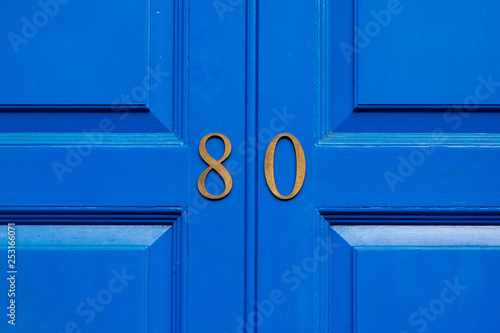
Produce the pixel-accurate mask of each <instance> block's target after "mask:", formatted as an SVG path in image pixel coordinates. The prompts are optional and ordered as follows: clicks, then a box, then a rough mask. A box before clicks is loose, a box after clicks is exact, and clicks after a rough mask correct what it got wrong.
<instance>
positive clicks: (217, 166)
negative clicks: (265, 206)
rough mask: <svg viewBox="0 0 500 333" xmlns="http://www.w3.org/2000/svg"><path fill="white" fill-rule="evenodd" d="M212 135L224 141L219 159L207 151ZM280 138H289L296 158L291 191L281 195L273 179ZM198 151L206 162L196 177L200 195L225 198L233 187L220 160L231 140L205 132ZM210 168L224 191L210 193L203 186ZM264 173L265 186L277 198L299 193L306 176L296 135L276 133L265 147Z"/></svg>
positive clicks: (304, 159)
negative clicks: (206, 166) (222, 184)
mask: <svg viewBox="0 0 500 333" xmlns="http://www.w3.org/2000/svg"><path fill="white" fill-rule="evenodd" d="M214 137H218V138H221V139H222V141H224V155H223V156H222V158H221V159H220V160H216V159H214V158H213V157H212V156H211V155H210V154H209V153H208V151H207V148H206V144H207V141H208V140H210V139H211V138H214ZM282 138H288V139H290V140H291V141H292V143H293V147H294V149H295V160H296V172H295V185H294V187H293V190H292V192H291V193H290V194H288V195H282V194H281V193H280V192H279V191H278V188H277V187H276V182H275V179H274V154H275V151H276V145H277V144H278V141H279V140H281V139H282ZM199 152H200V156H201V158H202V159H203V161H205V163H207V164H208V168H207V169H206V170H205V171H203V172H202V174H201V175H200V177H199V178H198V190H199V191H200V193H201V195H203V196H204V197H205V198H207V199H211V200H219V199H222V198H225V197H226V196H227V195H228V194H229V192H231V188H232V187H233V179H232V177H231V174H230V173H229V171H227V169H226V168H225V167H224V166H222V162H224V161H225V160H226V159H227V158H228V157H229V155H230V154H231V141H230V140H229V139H228V138H227V137H226V136H225V135H223V134H220V133H210V134H207V135H206V136H205V137H204V138H203V139H202V140H201V142H200V146H199ZM212 170H214V171H215V172H217V173H218V174H219V175H220V176H221V177H222V179H223V180H224V192H222V193H221V194H219V195H213V194H210V193H209V192H208V191H207V189H206V186H205V181H206V179H207V176H208V173H209V172H210V171H212ZM264 173H265V176H266V182H267V186H268V187H269V189H270V190H271V192H272V193H273V194H274V196H276V197H277V198H279V199H281V200H290V199H292V198H293V197H295V196H296V195H297V193H299V191H300V189H301V188H302V185H303V184H304V179H305V177H306V158H305V155H304V150H303V149H302V145H301V144H300V142H299V140H297V138H296V137H294V136H293V135H291V134H288V133H281V134H278V135H277V136H276V137H275V138H274V139H273V140H272V141H271V143H270V144H269V147H268V148H267V151H266V157H265V159H264Z"/></svg>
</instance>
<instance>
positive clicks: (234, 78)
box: [0, 0, 246, 333]
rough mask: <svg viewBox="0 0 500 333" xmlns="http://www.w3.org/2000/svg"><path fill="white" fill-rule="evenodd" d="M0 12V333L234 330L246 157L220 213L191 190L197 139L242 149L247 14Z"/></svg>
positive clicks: (27, 2)
mask: <svg viewBox="0 0 500 333" xmlns="http://www.w3.org/2000/svg"><path fill="white" fill-rule="evenodd" d="M3 5H4V7H3V9H2V11H1V13H0V31H1V33H0V35H1V38H0V77H1V80H0V174H1V175H2V176H1V177H0V178H1V179H0V187H1V191H0V221H1V223H2V228H1V232H0V249H1V253H2V255H1V257H2V264H1V267H2V275H1V276H2V278H1V282H0V289H1V290H2V292H1V296H0V300H1V308H2V313H1V318H2V320H1V322H0V332H24V333H28V332H29V333H38V332H40V333H41V332H53V333H56V332H57V333H60V332H64V333H78V332H134V333H139V332H144V333H145V332H230V331H232V330H235V326H236V324H235V323H236V319H237V318H238V317H243V316H244V288H245V285H244V281H245V271H244V263H245V254H244V249H245V234H244V228H245V218H244V217H245V210H244V207H245V206H244V200H245V196H244V191H245V190H244V183H245V182H244V179H245V178H244V175H245V173H244V172H243V168H244V167H245V163H246V162H245V160H244V156H243V154H236V153H234V151H233V153H232V155H231V159H230V161H228V164H225V167H227V168H228V170H230V171H231V177H232V181H233V189H232V191H231V193H230V195H229V196H227V197H226V198H225V199H224V200H220V201H208V200H207V199H205V198H204V197H202V196H201V195H200V193H199V192H198V189H197V181H198V178H199V176H200V174H201V173H202V172H203V171H204V170H205V169H207V168H208V167H209V166H208V165H207V164H206V163H205V162H204V161H203V160H202V159H201V158H200V155H199V147H198V145H199V143H200V141H201V139H202V138H203V137H204V136H205V135H206V134H208V133H212V132H219V133H223V134H224V135H225V136H227V137H228V138H229V139H230V140H231V142H232V143H233V147H234V148H233V150H236V149H237V148H238V147H239V146H238V145H239V144H240V143H242V142H244V141H245V140H244V138H245V108H246V104H245V92H246V75H245V74H246V63H245V49H246V46H245V43H244V39H245V33H246V19H245V18H246V16H245V11H244V8H243V7H244V6H242V8H241V9H240V10H239V11H235V12H234V13H233V19H232V20H227V21H225V22H224V23H223V24H222V23H221V20H220V18H219V15H218V12H217V11H216V10H215V9H214V7H213V4H212V3H210V2H201V1H199V2H197V3H196V4H192V5H191V4H190V2H188V1H181V0H174V1H171V0H167V1H164V0H151V1H145V0H127V1H118V0H107V1H98V0H95V1H94V0H91V1H84V2H82V1H69V0H41V1H37V0H24V1H19V2H9V3H4V4H3ZM190 6H191V7H190ZM207 13H210V14H211V15H207ZM224 148H225V147H224V146H223V143H222V141H221V140H219V139H217V138H213V139H210V140H209V141H208V142H207V145H206V149H207V152H208V153H209V154H210V155H212V156H214V158H219V155H220V156H222V152H223V151H224ZM229 163H230V164H229ZM205 186H206V188H207V190H208V191H210V193H212V194H218V193H222V192H223V190H224V184H223V183H222V182H221V180H220V179H219V178H218V176H217V174H216V173H215V172H211V173H210V175H209V177H208V179H207V181H206V182H205ZM9 223H11V224H13V225H12V226H10V229H8V226H7V224H9ZM8 255H9V256H10V257H9V258H10V259H11V260H12V261H11V262H8V259H9V258H8ZM8 307H9V308H8Z"/></svg>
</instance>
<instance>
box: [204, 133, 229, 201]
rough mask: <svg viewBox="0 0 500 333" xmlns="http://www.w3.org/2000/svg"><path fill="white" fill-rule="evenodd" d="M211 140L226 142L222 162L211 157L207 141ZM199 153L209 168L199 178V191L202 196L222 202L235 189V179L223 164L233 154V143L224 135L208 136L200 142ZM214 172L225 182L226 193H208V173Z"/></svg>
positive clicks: (213, 134) (214, 134) (212, 134)
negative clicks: (206, 183) (217, 139)
mask: <svg viewBox="0 0 500 333" xmlns="http://www.w3.org/2000/svg"><path fill="white" fill-rule="evenodd" d="M211 138H221V139H222V141H224V155H222V157H221V159H220V160H216V159H215V158H213V157H212V155H210V154H209V153H208V151H207V141H208V140H209V139H211ZM199 152H200V156H201V158H202V159H203V161H205V163H207V164H208V168H207V169H206V170H205V171H203V172H202V173H201V175H200V178H198V190H199V191H200V193H201V195H203V196H204V197H205V198H207V199H210V200H220V199H222V198H224V197H226V196H227V195H228V194H229V192H231V188H232V187H233V178H232V177H231V174H230V173H229V171H227V169H226V168H225V167H224V166H223V165H222V164H221V163H222V162H224V161H225V160H226V159H227V158H228V157H229V155H230V154H231V141H229V139H228V138H227V136H225V135H224V134H220V133H210V134H207V135H205V136H204V137H203V139H201V141H200V146H199ZM212 170H214V171H215V172H217V173H218V174H219V175H220V176H221V177H222V180H224V185H225V188H224V192H222V193H221V194H219V195H213V194H210V193H208V191H207V188H206V186H205V182H206V180H207V176H208V173H209V172H210V171H212Z"/></svg>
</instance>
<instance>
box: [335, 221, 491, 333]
mask: <svg viewBox="0 0 500 333" xmlns="http://www.w3.org/2000/svg"><path fill="white" fill-rule="evenodd" d="M498 231H499V230H498V227H497V226H479V227H473V226H408V225H406V226H403V225H400V226H361V225H359V226H354V225H351V226H346V225H344V226H341V225H339V226H332V227H331V229H330V237H331V239H332V242H333V243H334V244H335V251H334V254H333V255H332V257H331V260H329V265H330V269H329V272H330V273H329V274H330V280H331V294H330V295H331V296H330V297H331V318H332V321H331V323H332V330H333V331H338V332H348V331H349V332H350V331H355V332H416V331H425V330H427V331H429V332H448V331H465V332H468V331H474V330H475V329H476V327H477V325H480V326H481V331H484V332H496V331H497V330H498V325H497V323H496V321H495V320H494V316H493V315H492V314H491V311H489V309H491V308H494V307H495V303H496V302H495V301H494V300H495V295H498V293H499V292H500V290H499V288H498V287H497V284H496V282H495V278H494V276H495V275H496V274H498V270H499V269H500V267H499V265H498V255H499V253H498V242H499V239H498V236H499V234H498ZM348 281H352V283H349V284H350V285H351V287H352V288H346V287H347V282H348ZM344 288H345V289H344ZM388 314H390V315H388ZM479 323H480V324H479Z"/></svg>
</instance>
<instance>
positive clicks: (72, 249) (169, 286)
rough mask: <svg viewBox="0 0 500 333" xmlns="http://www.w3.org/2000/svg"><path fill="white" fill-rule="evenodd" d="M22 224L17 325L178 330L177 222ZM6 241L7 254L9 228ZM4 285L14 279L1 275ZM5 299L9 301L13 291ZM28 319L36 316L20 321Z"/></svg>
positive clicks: (61, 328)
mask: <svg viewBox="0 0 500 333" xmlns="http://www.w3.org/2000/svg"><path fill="white" fill-rule="evenodd" d="M2 229H6V228H2ZM16 229H17V230H16V239H17V244H18V245H17V248H16V250H17V251H16V263H17V272H18V274H17V279H16V305H17V321H16V323H17V324H16V326H15V329H17V330H21V331H23V332H42V331H43V332H45V331H51V332H68V331H72V330H73V331H79V330H81V331H99V332H104V331H105V330H116V329H119V330H121V331H134V332H151V331H171V330H172V328H173V317H174V316H175V313H176V312H177V311H173V309H174V308H175V307H176V306H177V305H176V304H172V302H173V300H174V298H173V297H172V292H173V289H174V288H175V287H174V286H175V284H174V281H175V279H174V272H175V266H176V262H175V261H174V253H175V252H176V249H174V244H175V243H174V233H175V231H174V228H173V227H172V226H168V225H157V226H95V225H70V226H62V225H53V226H47V225H19V226H16ZM4 231H5V230H4ZM0 243H1V244H2V245H1V248H2V251H4V252H6V251H7V233H6V232H3V233H2V236H0ZM1 286H2V289H3V290H8V289H9V285H8V281H7V280H6V279H2V283H1ZM42 286H43V288H41V287H42ZM2 299H3V300H4V303H5V304H7V303H6V302H8V301H9V299H7V293H6V294H5V295H2ZM48 304H50V306H49V305H48ZM148 304H151V305H152V306H149V305H148ZM124 314H127V315H125V316H124ZM24 316H31V320H23V319H21V318H23V317H24ZM117 318H120V320H116V319H117ZM0 325H1V327H3V329H2V331H3V332H9V331H10V329H12V328H9V327H10V325H9V324H7V322H6V321H2V323H0ZM69 327H73V329H68V328H69Z"/></svg>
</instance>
